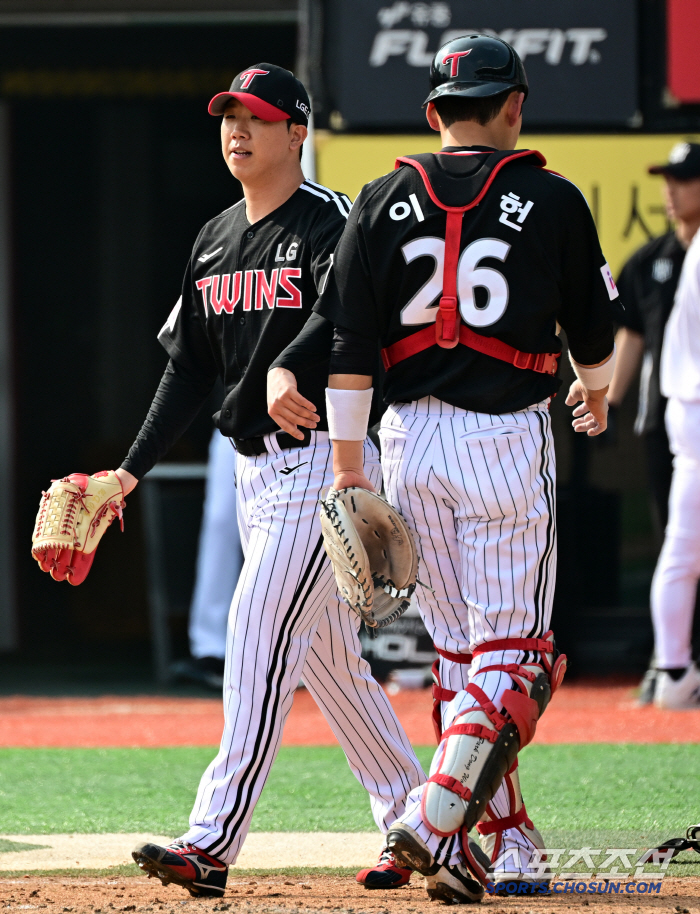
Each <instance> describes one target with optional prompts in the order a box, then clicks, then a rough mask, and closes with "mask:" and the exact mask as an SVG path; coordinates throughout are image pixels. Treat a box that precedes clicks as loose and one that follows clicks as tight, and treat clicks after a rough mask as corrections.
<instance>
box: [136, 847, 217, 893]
mask: <svg viewBox="0 0 700 914" xmlns="http://www.w3.org/2000/svg"><path fill="white" fill-rule="evenodd" d="M131 856H132V857H133V858H134V862H135V863H136V864H137V865H138V866H140V867H141V869H142V870H143V871H144V872H146V873H148V878H149V879H151V878H152V877H153V876H155V877H156V878H157V879H160V881H161V882H162V883H163V885H169V884H170V883H171V882H174V883H175V884H176V885H181V886H182V887H183V888H185V889H187V891H188V892H189V893H190V895H194V896H195V898H203V897H205V896H206V897H212V896H213V897H215V898H221V896H222V895H223V894H224V890H225V888H226V879H227V877H228V865H227V864H226V863H222V862H221V860H217V859H216V857H211V856H210V855H209V854H207V853H205V852H204V851H203V850H200V848H198V847H195V846H194V845H193V844H183V843H182V842H181V841H173V843H172V844H169V845H168V846H167V847H160V846H159V845H157V844H149V843H147V844H139V846H138V847H137V848H135V849H134V850H133V851H132V852H131Z"/></svg>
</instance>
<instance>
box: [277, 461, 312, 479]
mask: <svg viewBox="0 0 700 914" xmlns="http://www.w3.org/2000/svg"><path fill="white" fill-rule="evenodd" d="M308 462H309V461H308V460H305V461H304V462H303V463H298V464H297V465H296V466H295V467H285V468H284V469H283V470H280V473H281V474H282V476H289V474H290V473H293V472H294V470H298V469H299V467H305V466H306V464H307V463H308Z"/></svg>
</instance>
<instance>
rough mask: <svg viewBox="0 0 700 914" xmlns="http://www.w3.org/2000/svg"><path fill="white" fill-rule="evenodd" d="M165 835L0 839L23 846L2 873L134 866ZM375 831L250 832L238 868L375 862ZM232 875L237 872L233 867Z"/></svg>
mask: <svg viewBox="0 0 700 914" xmlns="http://www.w3.org/2000/svg"><path fill="white" fill-rule="evenodd" d="M171 840H172V837H170V838H168V837H164V836H163V835H139V834H132V835H125V834H117V835H115V834H113V835H31V836H29V835H0V842H5V841H7V842H11V843H12V844H18V845H21V847H19V848H17V849H16V850H9V851H6V852H5V853H1V854H0V873H1V872H3V871H4V872H7V871H15V872H17V871H18V870H26V871H27V872H31V871H32V870H42V871H46V870H65V869H76V870H77V869H104V868H105V867H109V866H119V865H120V864H124V863H133V861H132V859H131V851H132V850H133V848H134V847H135V846H136V845H137V844H140V843H141V842H143V841H154V842H155V843H156V844H161V845H163V844H168V843H169V842H170V841H171ZM381 845H382V836H381V835H380V834H379V833H378V832H371V833H365V832H311V833H307V832H252V833H251V834H250V835H248V838H247V839H246V842H245V845H244V847H243V850H242V851H241V853H240V856H239V858H238V861H237V863H236V867H240V868H242V869H269V870H272V869H283V868H284V867H292V866H313V867H324V866H333V867H338V866H343V867H348V866H349V867H355V866H357V867H362V866H370V865H371V864H373V863H375V862H376V859H377V855H378V853H379V851H380V849H381ZM234 872H235V868H234Z"/></svg>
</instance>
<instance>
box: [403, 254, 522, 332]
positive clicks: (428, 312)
mask: <svg viewBox="0 0 700 914" xmlns="http://www.w3.org/2000/svg"><path fill="white" fill-rule="evenodd" d="M509 251H510V245H509V244H507V243H506V242H505V241H501V240H500V239H499V238H479V240H478V241H472V243H471V244H469V245H467V247H466V248H465V249H464V250H463V251H462V253H461V255H460V258H459V267H458V269H457V295H458V296H459V310H460V313H461V315H462V320H463V321H464V322H465V323H467V324H470V325H471V326H472V327H489V326H490V325H491V324H495V323H496V321H497V320H499V318H501V317H502V316H503V314H504V313H505V310H506V308H507V307H508V283H507V281H506V278H505V276H504V275H503V274H502V273H499V271H498V270H496V269H494V268H493V267H483V266H479V263H480V262H481V261H482V260H484V258H486V257H493V258H494V259H496V260H500V261H502V262H505V259H506V257H507V256H508V252H509ZM401 253H402V254H403V256H404V260H405V261H406V263H407V264H408V263H412V262H413V261H414V260H417V259H418V258H419V257H432V259H433V261H434V264H435V268H434V269H433V272H432V275H431V276H430V278H429V279H428V281H427V282H426V283H424V285H423V286H421V288H420V289H419V290H418V292H416V294H415V295H414V296H413V298H412V299H411V300H410V301H409V302H408V304H406V305H404V307H403V309H402V310H401V323H402V324H429V323H432V322H433V321H434V320H435V317H436V314H437V299H438V298H439V297H440V295H442V276H443V270H444V265H445V239H444V238H435V237H431V236H426V237H424V238H415V239H414V240H413V241H409V242H408V244H405V245H404V246H403V247H402V248H401ZM478 286H481V288H483V289H486V292H487V295H488V299H487V302H486V304H485V305H484V306H483V307H478V306H477V304H476V297H475V295H474V290H475V289H476V288H477V287H478Z"/></svg>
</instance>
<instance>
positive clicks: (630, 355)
mask: <svg viewBox="0 0 700 914" xmlns="http://www.w3.org/2000/svg"><path fill="white" fill-rule="evenodd" d="M615 346H616V347H617V362H616V363H615V371H614V373H613V378H612V381H611V382H610V388H609V390H608V401H609V403H610V404H611V406H618V405H619V404H620V403H622V401H623V400H624V398H625V394H626V393H627V391H628V390H629V386H630V384H631V383H632V381H633V379H634V377H635V375H636V374H637V369H638V368H639V363H640V361H641V359H642V354H643V352H644V337H643V336H642V334H641V333H636V332H635V331H634V330H629V329H628V328H627V327H622V328H621V329H620V330H619V332H618V334H617V336H616V337H615Z"/></svg>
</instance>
